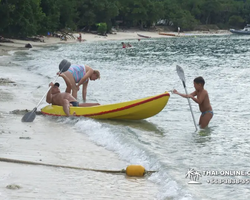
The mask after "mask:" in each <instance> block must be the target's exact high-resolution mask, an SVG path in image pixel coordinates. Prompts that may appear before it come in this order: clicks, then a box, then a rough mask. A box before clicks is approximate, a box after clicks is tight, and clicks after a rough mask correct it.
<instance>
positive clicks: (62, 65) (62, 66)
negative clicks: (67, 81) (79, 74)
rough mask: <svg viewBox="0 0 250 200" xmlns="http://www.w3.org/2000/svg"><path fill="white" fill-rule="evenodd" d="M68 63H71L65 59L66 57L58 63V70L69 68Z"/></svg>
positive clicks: (62, 70) (64, 70) (63, 70)
mask: <svg viewBox="0 0 250 200" xmlns="http://www.w3.org/2000/svg"><path fill="white" fill-rule="evenodd" d="M70 65H71V63H70V62H69V61H67V60H66V59H63V60H62V61H61V62H60V64H59V70H60V72H66V71H67V70H68V69H69V67H70Z"/></svg>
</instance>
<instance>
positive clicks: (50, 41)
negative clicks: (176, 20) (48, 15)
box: [0, 30, 231, 56]
mask: <svg viewBox="0 0 250 200" xmlns="http://www.w3.org/2000/svg"><path fill="white" fill-rule="evenodd" d="M159 33H160V32H158V31H153V32H152V31H137V30H125V31H117V32H114V33H113V34H108V35H107V36H101V35H96V34H92V33H82V39H83V40H84V41H82V43H84V42H95V41H110V40H120V41H122V40H129V39H135V40H138V39H140V40H143V39H150V38H151V39H152V38H166V37H173V35H175V36H174V37H185V36H198V35H199V36H201V35H202V36H204V35H209V36H211V35H229V34H231V33H230V32H229V31H228V30H218V31H217V30H214V31H190V32H181V33H180V35H178V33H177V32H161V33H163V34H166V35H160V34H159ZM138 34H140V35H143V36H147V37H149V38H145V37H140V36H138ZM73 35H74V36H75V38H77V37H78V33H73ZM6 39H8V38H6ZM40 39H41V40H43V41H44V42H40V41H27V40H17V39H9V40H11V41H12V42H13V43H9V42H0V56H9V55H11V54H10V52H11V51H19V50H29V48H26V47H25V45H26V44H28V43H29V44H31V45H32V47H42V46H51V45H55V44H69V43H77V42H79V41H77V39H70V38H69V39H67V41H62V40H61V39H60V38H58V37H47V36H43V37H40Z"/></svg>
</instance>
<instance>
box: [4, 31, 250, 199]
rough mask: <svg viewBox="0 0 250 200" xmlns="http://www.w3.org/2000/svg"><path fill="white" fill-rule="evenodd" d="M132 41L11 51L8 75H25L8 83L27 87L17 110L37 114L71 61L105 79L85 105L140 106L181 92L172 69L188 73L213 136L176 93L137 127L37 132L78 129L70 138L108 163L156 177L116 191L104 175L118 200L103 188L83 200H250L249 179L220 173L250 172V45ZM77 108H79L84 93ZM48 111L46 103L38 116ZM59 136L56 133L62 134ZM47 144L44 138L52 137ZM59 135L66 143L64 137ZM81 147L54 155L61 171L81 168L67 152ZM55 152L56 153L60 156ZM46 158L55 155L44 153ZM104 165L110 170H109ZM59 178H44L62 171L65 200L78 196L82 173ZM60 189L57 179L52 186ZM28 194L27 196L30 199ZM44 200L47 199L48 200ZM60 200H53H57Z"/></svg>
mask: <svg viewBox="0 0 250 200" xmlns="http://www.w3.org/2000/svg"><path fill="white" fill-rule="evenodd" d="M128 42H129V43H130V44H132V46H133V47H132V48H127V49H122V48H121V41H105V42H84V43H77V44H67V45H62V44H60V45H56V46H53V47H46V48H42V49H33V50H30V51H26V52H16V53H15V54H14V56H13V57H12V58H11V59H12V60H11V61H10V62H8V63H5V65H4V67H6V69H7V67H10V66H14V67H17V68H18V67H19V68H20V67H21V68H22V69H21V72H22V73H21V72H20V74H19V75H14V77H13V78H14V79H15V80H18V81H20V82H21V85H20V86H22V87H23V88H25V89H23V94H20V97H21V98H20V101H21V102H22V103H23V105H22V107H21V108H27V109H31V108H33V106H35V105H36V103H38V102H39V100H40V99H41V97H42V96H43V94H44V92H46V90H47V88H48V84H49V82H51V81H53V80H54V79H55V77H56V72H57V71H58V64H59V63H60V61H61V60H62V59H64V58H65V59H68V60H69V61H71V62H72V63H77V64H87V65H90V66H91V67H92V68H94V69H98V70H99V71H100V72H101V79H100V80H97V81H95V82H94V81H91V82H90V83H89V86H88V93H87V101H88V102H99V103H101V104H109V103H115V102H122V101H127V100H134V99H137V98H143V97H146V96H152V95H155V94H160V93H163V92H165V91H170V90H172V89H173V88H176V89H177V90H178V91H180V92H183V93H184V92H185V91H184V88H183V86H182V83H181V81H180V79H179V77H178V75H177V73H176V65H180V66H181V67H182V68H183V69H184V72H185V76H186V85H187V90H188V91H189V92H192V91H193V90H194V88H193V83H192V82H193V79H194V78H195V77H197V76H203V77H204V79H205V81H206V84H205V88H206V89H207V90H208V92H209V96H210V101H211V104H212V107H213V110H214V117H213V119H212V120H211V122H210V124H209V128H207V129H206V130H204V131H198V132H195V128H194V125H193V121H192V117H191V113H190V110H189V106H188V102H187V100H186V99H184V98H181V97H179V96H177V95H174V94H170V99H169V102H168V104H167V106H166V107H165V108H164V109H163V111H162V112H160V113H159V114H157V115H156V116H154V117H151V118H149V119H146V120H141V121H136V122H130V121H112V120H93V119H88V118H77V119H66V118H60V117H59V118H58V117H48V116H37V119H36V120H39V122H40V123H41V124H42V125H43V126H51V130H52V131H53V130H54V129H56V128H55V126H56V125H57V124H63V127H64V128H66V129H71V130H73V131H74V135H72V137H78V139H79V140H81V138H82V139H84V140H85V141H86V140H89V142H90V143H91V144H93V145H96V147H97V148H103V149H105V152H106V151H107V152H110V155H112V156H111V157H112V158H113V155H115V156H114V159H116V160H117V166H118V167H121V164H128V165H129V164H140V165H143V166H144V167H145V168H146V169H147V170H156V171H158V172H157V173H154V174H152V175H151V176H149V177H146V178H144V179H138V180H136V179H134V180H135V181H132V182H133V184H132V183H131V182H130V181H125V182H124V184H125V187H124V188H126V189H124V188H120V187H119V186H114V185H116V184H118V185H119V180H120V179H121V182H122V179H123V177H120V178H116V179H115V180H116V181H117V183H114V181H115V180H114V179H113V178H112V176H108V178H107V177H105V176H106V175H101V176H100V179H99V182H104V183H105V187H110V188H113V189H111V190H109V191H113V192H114V194H116V195H112V194H110V193H106V192H105V190H100V193H98V195H97V196H96V198H95V195H93V191H92V190H91V189H89V190H88V191H87V193H86V194H85V195H87V196H88V195H89V196H88V197H90V198H91V199H99V198H100V199H102V198H104V199H105V198H106V199H142V198H143V199H185V200H189V199H190V200H191V199H220V200H222V199H248V198H249V197H250V195H249V189H248V188H249V184H250V182H249V181H248V182H249V183H248V182H247V180H248V179H250V177H249V176H222V175H221V174H222V173H223V172H224V171H244V172H248V171H250V170H249V164H248V163H249V150H250V145H249V137H248V134H249V129H250V126H249V120H250V114H249V108H248V107H249V104H248V99H249V98H250V94H249V92H248V89H249V87H250V79H249V73H248V71H249V62H250V52H249V47H250V40H249V37H247V36H241V37H240V36H234V35H232V36H228V35H226V36H189V37H181V38H162V39H144V40H141V41H140V42H138V41H137V40H129V41H128ZM25 74H26V75H28V74H30V76H29V77H30V78H28V79H27V77H25ZM58 81H59V82H60V84H61V88H62V90H63V89H64V88H65V87H64V85H65V84H64V82H63V81H62V80H61V79H60V78H59V79H58ZM2 90H3V88H2ZM25 95H28V97H25ZM78 100H79V101H81V94H80V93H79V96H78ZM191 104H192V109H193V111H194V115H195V119H196V122H198V119H199V116H200V112H199V109H198V105H196V104H195V103H194V102H191ZM45 105H46V103H45V101H43V103H42V104H41V105H40V106H39V108H41V107H43V106H45ZM15 107H18V105H15ZM13 109H14V108H13ZM7 110H8V109H7V108H2V109H1V111H7ZM3 117H4V116H3ZM20 118H21V116H20ZM53 124H54V125H53ZM57 134H58V135H60V131H58V132H57ZM47 137H48V140H49V139H50V135H47ZM64 137H66V136H65V135H64V136H62V138H64ZM66 139H68V137H66ZM73 141H74V140H73ZM66 143H67V141H66V142H65V144H66ZM71 143H72V141H71ZM78 145H79V147H80V146H81V144H80V143H78V142H76V143H75V146H76V148H74V149H72V150H71V151H64V152H63V154H61V153H60V152H58V154H60V157H59V158H58V160H57V162H59V163H64V164H67V163H68V162H70V161H72V160H74V161H76V160H78V158H77V154H75V153H73V152H74V151H77V146H78ZM5 148H7V147H5V146H3V149H5ZM81 148H83V147H81ZM93 149H95V148H94V147H93ZM61 150H62V149H61V148H59V151H61ZM107 154H108V153H107ZM74 156H76V157H75V158H74ZM48 157H51V155H50V154H48ZM52 157H53V156H52ZM90 157H91V156H90ZM107 157H108V158H109V156H107ZM62 160H63V161H62ZM89 160H91V159H89ZM96 162H97V160H94V159H93V160H92V163H91V164H90V165H89V166H88V167H93V168H97V167H100V165H96V164H95V163H96ZM72 163H74V162H72ZM97 163H101V165H102V164H103V166H104V168H108V167H109V166H108V164H109V163H105V159H103V160H98V162H97ZM69 164H70V163H69ZM110 167H111V168H112V169H114V168H116V167H115V166H114V165H112V166H110ZM25 168H28V166H26V167H25V166H22V170H25ZM189 169H194V170H195V171H197V172H200V173H201V174H202V176H201V177H199V179H198V180H196V181H197V182H199V183H200V184H188V182H189V181H190V177H186V175H187V173H188V171H189ZM37 170H38V171H39V170H42V169H40V168H38V169H37ZM46 170H50V169H46ZM64 170H65V169H63V170H56V171H54V170H51V171H50V172H49V174H50V175H51V176H52V177H53V176H58V177H60V173H69V174H68V175H69V177H73V178H72V179H73V181H74V184H73V185H72V186H71V187H72V188H71V192H70V193H67V195H66V198H65V199H71V198H72V197H76V196H74V194H73V193H77V189H78V188H79V185H78V184H81V181H83V180H79V179H78V178H76V177H79V173H83V174H84V172H76V171H69V172H63V171H64ZM65 171H67V170H65ZM204 171H210V172H212V171H215V172H218V173H219V175H217V176H211V175H210V176H208V175H207V174H204V173H203V172H204ZM32 173H36V172H32ZM42 176H43V175H42ZM86 176H87V177H88V178H87V179H86V181H90V182H91V181H93V182H92V183H91V184H93V186H94V185H95V186H96V184H97V186H96V188H97V189H98V188H99V189H100V188H102V187H103V186H102V185H99V186H98V184H99V183H97V182H98V180H97V178H96V176H94V177H95V178H92V177H91V175H89V174H87V175H86ZM83 177H84V175H83ZM91 178H92V179H91ZM117 179H118V180H117ZM229 179H230V180H231V181H233V180H236V179H237V180H240V181H241V183H238V184H235V183H231V184H230V183H226V180H229ZM70 180H71V179H70V178H69V179H68V180H67V183H68V182H71V181H70ZM243 180H246V183H244V184H243ZM61 181H63V180H58V181H57V182H61ZM141 181H142V182H143V183H141ZM208 181H210V183H208ZM217 181H218V182H219V181H224V183H218V182H217ZM213 182H216V183H213ZM91 184H90V185H91ZM100 184H101V183H100ZM141 184H149V187H148V186H145V185H144V186H143V189H145V188H147V192H146V193H144V192H145V191H144V192H142V191H140V189H138V188H137V187H138V186H140V185H141ZM122 185H123V184H122ZM152 186H153V187H152ZM66 187H67V184H66V185H65V186H63V185H62V186H61V187H60V188H59V189H58V195H59V196H60V195H62V194H64V193H63V191H64V190H65V188H66ZM121 187H122V186H121ZM149 188H152V190H150V189H149ZM137 189H138V190H137ZM136 190H137V192H135V191H136ZM34 192H35V191H31V196H32V195H34ZM133 192H134V193H135V195H134V196H133V195H132V196H131V197H130V198H129V195H128V194H131V193H133ZM147 193H148V194H147ZM49 194H50V193H48V195H47V196H43V198H44V199H46V198H48V199H49V198H50V195H49ZM81 194H82V193H81ZM90 194H91V195H90ZM140 195H142V196H141V197H140ZM59 196H58V197H55V199H60V198H61V197H59ZM33 197H34V196H33ZM10 199H11V198H10ZM79 199H80V198H79ZM83 199H84V198H83Z"/></svg>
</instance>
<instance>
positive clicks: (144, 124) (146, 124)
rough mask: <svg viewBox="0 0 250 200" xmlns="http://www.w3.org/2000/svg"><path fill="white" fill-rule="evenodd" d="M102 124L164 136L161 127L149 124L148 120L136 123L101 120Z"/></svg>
mask: <svg viewBox="0 0 250 200" xmlns="http://www.w3.org/2000/svg"><path fill="white" fill-rule="evenodd" d="M99 121H101V122H104V123H108V124H111V125H115V126H123V127H127V126H129V127H131V128H135V129H138V130H141V131H148V132H154V133H156V134H160V135H162V134H163V133H164V130H163V129H162V128H160V127H158V125H156V124H154V123H152V122H149V121H147V120H136V121H132V120H131V121H130V120H99Z"/></svg>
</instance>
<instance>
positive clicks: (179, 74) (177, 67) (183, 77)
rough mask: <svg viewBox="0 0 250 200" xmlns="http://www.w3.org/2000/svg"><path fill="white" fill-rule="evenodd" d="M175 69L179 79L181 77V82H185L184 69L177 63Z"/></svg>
mask: <svg viewBox="0 0 250 200" xmlns="http://www.w3.org/2000/svg"><path fill="white" fill-rule="evenodd" d="M176 71H177V74H178V76H179V77H180V79H181V80H182V81H183V82H186V80H185V75H184V71H183V69H182V68H181V67H180V66H179V65H176Z"/></svg>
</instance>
